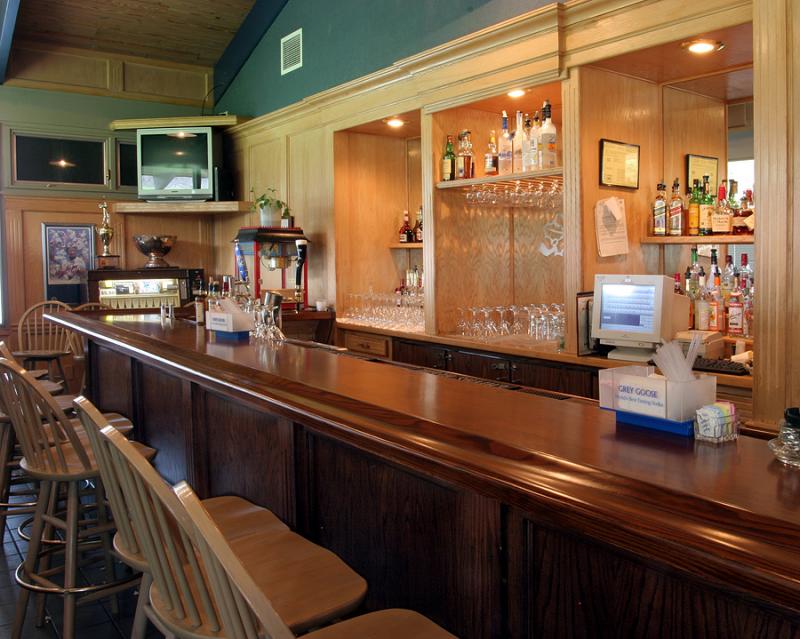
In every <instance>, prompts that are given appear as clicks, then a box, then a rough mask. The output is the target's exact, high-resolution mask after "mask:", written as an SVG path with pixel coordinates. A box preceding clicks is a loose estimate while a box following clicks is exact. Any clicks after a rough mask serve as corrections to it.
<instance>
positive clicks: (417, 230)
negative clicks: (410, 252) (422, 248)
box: [414, 206, 422, 242]
mask: <svg viewBox="0 0 800 639" xmlns="http://www.w3.org/2000/svg"><path fill="white" fill-rule="evenodd" d="M414 241H415V242H422V207H421V206H420V207H419V211H417V223H416V224H415V225H414Z"/></svg>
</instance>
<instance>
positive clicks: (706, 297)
mask: <svg viewBox="0 0 800 639" xmlns="http://www.w3.org/2000/svg"><path fill="white" fill-rule="evenodd" d="M698 284H699V286H700V288H699V290H698V292H697V295H696V297H695V303H694V321H695V328H696V329H697V330H698V331H707V330H709V329H708V325H709V314H710V313H711V309H710V307H709V302H710V300H711V294H710V293H709V291H708V289H707V288H706V278H705V277H704V276H702V275H701V276H700V280H699V282H698Z"/></svg>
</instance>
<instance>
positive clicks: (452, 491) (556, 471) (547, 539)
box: [52, 314, 800, 639]
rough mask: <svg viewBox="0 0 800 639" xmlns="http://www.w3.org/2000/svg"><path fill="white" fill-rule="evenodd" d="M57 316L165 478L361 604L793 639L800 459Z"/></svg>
mask: <svg viewBox="0 0 800 639" xmlns="http://www.w3.org/2000/svg"><path fill="white" fill-rule="evenodd" d="M52 319H53V320H54V321H57V322H59V323H61V324H64V325H66V326H68V327H70V328H72V329H74V330H76V331H78V332H80V333H81V334H82V335H83V336H84V337H85V338H87V340H88V343H89V351H88V358H87V360H88V366H89V374H88V377H87V379H88V380H89V381H88V384H89V391H88V392H89V394H90V395H91V399H92V400H93V401H94V402H95V403H96V404H97V405H98V406H99V408H101V409H102V410H106V411H119V412H121V413H123V414H125V415H129V416H130V417H131V418H132V419H133V420H134V423H135V424H136V426H137V431H138V434H139V437H140V438H141V439H143V440H144V441H145V442H146V443H148V444H149V445H151V446H154V447H156V448H157V449H158V451H159V452H158V456H157V458H156V462H155V463H156V466H157V467H158V469H159V471H160V472H161V473H162V474H163V475H164V476H165V477H166V478H167V479H168V480H169V481H171V482H175V481H178V480H180V479H183V478H186V479H187V480H188V481H189V482H191V483H192V484H193V485H194V486H195V488H196V489H197V490H198V492H199V493H200V494H201V495H202V496H204V497H205V496H212V495H224V494H237V495H241V496H243V497H246V498H248V499H251V500H253V501H254V502H256V503H258V504H261V505H263V506H266V507H268V508H270V509H272V510H273V511H274V512H275V513H276V514H277V515H278V516H280V517H281V518H282V519H283V520H285V521H286V522H287V523H288V524H289V525H291V526H292V527H293V528H295V529H296V530H298V531H299V532H300V533H302V534H303V535H305V536H307V537H309V538H310V539H312V540H313V541H315V542H318V543H320V544H322V545H324V546H326V547H328V548H330V549H331V550H333V551H334V552H336V553H338V554H339V555H340V556H341V557H342V558H343V559H344V560H345V561H347V562H348V563H349V564H350V565H351V566H352V567H353V568H354V569H355V570H357V571H358V572H359V573H360V574H362V575H363V576H364V577H365V578H366V579H367V581H368V583H369V593H368V595H367V600H366V606H367V608H370V609H376V608H383V607H394V606H403V607H409V608H413V609H416V610H418V611H419V612H421V613H423V614H426V615H429V616H430V617H431V618H433V619H434V620H435V621H437V622H438V623H440V624H442V625H443V626H444V627H446V628H447V629H448V630H450V631H451V632H453V633H455V634H457V635H459V636H460V637H469V638H476V639H483V638H488V637H534V636H535V637H631V638H634V637H719V638H723V637H725V638H734V637H736V638H747V637H763V638H764V639H766V638H770V639H772V638H779V637H780V638H788V637H800V552H798V549H800V472H797V471H793V470H790V469H787V468H784V467H783V466H782V465H781V464H780V463H779V462H777V461H776V460H774V459H773V457H772V455H771V453H770V452H769V450H768V449H767V445H766V442H765V441H763V440H759V439H753V438H749V437H741V438H740V439H739V440H738V441H737V442H735V443H732V444H729V445H724V446H719V447H714V446H710V445H704V444H700V443H694V442H693V441H692V440H686V439H682V438H675V437H670V436H660V435H658V434H655V433H649V432H642V431H638V430H631V429H625V428H622V427H617V426H616V424H615V422H614V418H613V415H611V414H609V413H607V412H605V411H603V410H601V409H599V408H598V407H597V406H596V405H595V404H594V403H593V402H591V401H587V400H579V399H553V398H549V397H543V396H537V395H536V394H531V393H525V392H522V391H511V390H505V389H502V388H495V387H492V386H489V385H486V384H480V383H472V382H469V381H460V380H456V379H451V378H449V377H447V376H445V375H436V374H433V373H430V372H424V371H417V370H407V369H405V368H403V367H399V366H396V365H394V364H391V363H384V362H375V361H367V360H365V359H363V358H356V357H352V356H350V355H348V354H341V353H336V352H331V351H328V350H325V349H318V348H311V347H305V346H301V345H296V344H289V343H285V344H280V345H277V346H267V345H252V344H230V343H219V342H217V343H214V342H212V341H210V340H209V338H208V336H207V334H206V331H204V330H203V328H202V327H196V326H195V325H194V324H192V323H190V322H186V321H183V320H177V321H175V322H174V324H173V325H172V326H162V323H161V321H160V319H159V317H158V315H131V316H124V315H116V316H111V315H105V316H103V315H96V316H94V317H91V316H80V315H78V314H63V315H55V316H53V317H52Z"/></svg>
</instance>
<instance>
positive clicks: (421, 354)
mask: <svg viewBox="0 0 800 639" xmlns="http://www.w3.org/2000/svg"><path fill="white" fill-rule="evenodd" d="M392 359H393V360H394V361H396V362H402V363H404V364H414V365H415V366H427V367H428V368H438V369H441V370H449V361H450V349H447V348H444V347H442V346H436V345H435V344H423V343H421V342H409V341H407V340H404V339H396V340H394V342H393V344H392Z"/></svg>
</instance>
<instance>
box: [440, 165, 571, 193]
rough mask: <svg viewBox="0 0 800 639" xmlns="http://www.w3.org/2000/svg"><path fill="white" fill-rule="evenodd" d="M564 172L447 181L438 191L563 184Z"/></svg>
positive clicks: (552, 171)
mask: <svg viewBox="0 0 800 639" xmlns="http://www.w3.org/2000/svg"><path fill="white" fill-rule="evenodd" d="M562 175H563V170H562V169H561V168H556V169H541V170H538V171H524V172H522V173H508V174H507V175H487V176H484V177H479V178H470V179H468V180H447V181H445V182H437V183H436V188H437V189H464V188H468V187H471V186H483V185H487V184H498V185H501V186H516V184H517V183H518V182H519V183H521V184H528V183H531V182H533V183H539V182H544V183H546V184H552V183H553V182H556V183H558V184H561V183H562V182H563V177H562Z"/></svg>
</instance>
